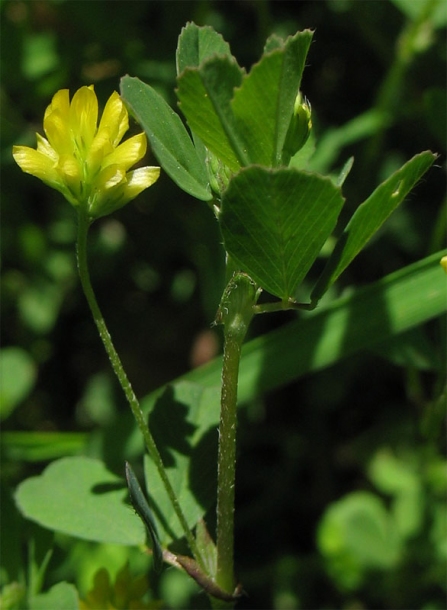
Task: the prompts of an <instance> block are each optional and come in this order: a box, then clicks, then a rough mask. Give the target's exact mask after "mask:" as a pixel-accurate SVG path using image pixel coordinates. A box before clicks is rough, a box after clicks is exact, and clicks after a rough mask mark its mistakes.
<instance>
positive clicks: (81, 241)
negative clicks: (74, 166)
mask: <svg viewBox="0 0 447 610" xmlns="http://www.w3.org/2000/svg"><path fill="white" fill-rule="evenodd" d="M90 224H91V220H90V219H89V218H88V216H87V214H86V213H85V212H84V211H83V210H82V209H81V210H80V212H79V214H78V234H77V244H76V246H77V247H76V252H77V262H78V272H79V278H80V280H81V285H82V288H83V291H84V294H85V297H86V299H87V302H88V305H89V307H90V311H91V313H92V316H93V319H94V322H95V324H96V328H97V329H98V332H99V336H100V337H101V340H102V342H103V345H104V348H105V350H106V353H107V355H108V357H109V360H110V363H111V365H112V368H113V371H114V373H115V375H116V377H117V379H118V382H119V384H120V386H121V387H122V389H123V392H124V394H125V396H126V399H127V402H128V403H129V406H130V408H131V410H132V413H133V416H134V418H135V421H136V423H137V425H138V428H139V429H140V432H141V434H142V436H143V439H144V444H145V446H146V449H147V451H148V453H149V456H150V457H151V459H152V460H153V462H154V464H155V466H156V468H157V471H158V474H159V475H160V478H161V480H162V482H163V485H164V487H165V489H166V493H167V494H168V496H169V499H170V501H171V503H172V506H173V508H174V510H175V513H176V515H177V518H178V520H179V521H180V524H181V526H182V529H183V532H184V534H185V537H186V540H187V542H188V545H189V547H190V549H191V552H192V553H193V555H194V557H195V559H196V561H197V563H198V564H199V565H200V567H201V568H202V569H204V564H203V560H202V558H201V554H200V552H199V549H198V547H197V543H196V540H195V538H194V536H193V535H192V533H191V530H190V529H189V526H188V523H187V521H186V518H185V516H184V514H183V511H182V509H181V507H180V503H179V501H178V498H177V496H176V494H175V492H174V489H173V488H172V485H171V482H170V480H169V478H168V475H167V473H166V470H165V468H164V465H163V461H162V459H161V456H160V453H159V451H158V449H157V446H156V444H155V441H154V438H153V436H152V434H151V432H150V430H149V428H148V426H147V424H146V420H145V417H144V413H143V411H142V410H141V407H140V403H139V401H138V399H137V397H136V396H135V392H134V391H133V388H132V385H131V383H130V381H129V379H128V377H127V374H126V372H125V370H124V367H123V365H122V363H121V359H120V357H119V355H118V353H117V351H116V349H115V346H114V345H113V342H112V338H111V336H110V333H109V331H108V329H107V326H106V323H105V321H104V318H103V315H102V313H101V310H100V308H99V305H98V302H97V300H96V297H95V293H94V291H93V287H92V284H91V281H90V274H89V270H88V262H87V234H88V230H89V227H90Z"/></svg>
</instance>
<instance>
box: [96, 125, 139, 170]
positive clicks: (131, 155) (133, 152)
mask: <svg viewBox="0 0 447 610" xmlns="http://www.w3.org/2000/svg"><path fill="white" fill-rule="evenodd" d="M146 149H147V139H146V134H144V133H140V134H138V135H136V136H132V137H131V138H129V139H128V140H126V141H125V142H123V143H122V144H120V145H119V146H118V147H117V148H115V150H114V151H113V152H111V153H110V154H109V155H108V156H107V157H106V158H105V159H104V162H103V165H102V166H103V167H107V166H108V165H111V164H114V163H116V164H119V165H121V166H122V167H123V168H124V169H125V171H127V170H128V169H129V168H131V167H132V165H135V163H137V161H140V160H141V159H142V158H143V157H144V155H145V154H146Z"/></svg>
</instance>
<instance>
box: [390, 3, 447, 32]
mask: <svg viewBox="0 0 447 610" xmlns="http://www.w3.org/2000/svg"><path fill="white" fill-rule="evenodd" d="M391 2H392V3H393V4H394V5H395V6H396V7H397V8H398V9H400V10H401V11H402V13H403V14H404V15H405V16H406V17H408V18H409V19H411V20H413V21H416V20H421V19H426V20H428V21H429V22H430V24H433V25H434V26H435V27H436V28H442V27H443V26H445V25H446V23H447V9H446V6H445V2H444V0H434V1H433V0H418V1H417V2H415V1H414V0H391Z"/></svg>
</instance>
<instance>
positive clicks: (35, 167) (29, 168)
mask: <svg viewBox="0 0 447 610" xmlns="http://www.w3.org/2000/svg"><path fill="white" fill-rule="evenodd" d="M12 154H13V157H14V160H15V162H16V163H17V165H18V166H19V167H20V169H21V170H22V171H24V172H26V173H27V174H31V175H32V176H36V178H39V179H40V180H43V181H44V182H47V183H51V184H53V183H59V182H60V180H59V175H58V173H57V170H56V164H55V162H54V160H53V159H51V158H50V157H49V156H48V155H45V154H43V153H41V152H40V151H38V150H34V148H29V147H28V146H13V149H12Z"/></svg>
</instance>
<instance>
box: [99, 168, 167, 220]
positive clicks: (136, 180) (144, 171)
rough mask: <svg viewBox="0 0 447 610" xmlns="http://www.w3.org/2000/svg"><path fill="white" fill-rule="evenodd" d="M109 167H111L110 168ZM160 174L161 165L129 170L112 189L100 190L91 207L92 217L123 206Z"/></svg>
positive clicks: (108, 212)
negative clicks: (123, 178)
mask: <svg viewBox="0 0 447 610" xmlns="http://www.w3.org/2000/svg"><path fill="white" fill-rule="evenodd" d="M108 169H109V168H108ZM159 175H160V168H159V167H140V168H139V169H136V170H134V171H133V172H128V173H127V174H126V176H125V178H126V179H125V180H123V181H122V182H121V183H120V184H118V185H116V186H115V187H113V188H112V189H111V190H110V191H104V189H103V190H101V191H99V192H98V195H97V197H96V200H95V203H94V204H93V205H92V206H91V208H90V214H91V216H92V218H100V217H101V216H106V215H107V214H111V213H112V212H114V211H115V210H118V209H119V208H122V207H123V206H124V205H126V203H129V201H132V199H135V197H136V196H137V195H139V194H140V193H141V192H142V191H144V189H147V188H148V187H149V186H151V184H153V183H154V182H155V181H156V180H157V179H158V177H159Z"/></svg>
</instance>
